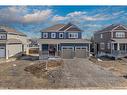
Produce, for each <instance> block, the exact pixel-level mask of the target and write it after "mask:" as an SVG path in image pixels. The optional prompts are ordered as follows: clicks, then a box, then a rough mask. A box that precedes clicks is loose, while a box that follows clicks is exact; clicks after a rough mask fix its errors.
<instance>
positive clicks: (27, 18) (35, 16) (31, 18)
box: [23, 9, 52, 23]
mask: <svg viewBox="0 0 127 95" xmlns="http://www.w3.org/2000/svg"><path fill="white" fill-rule="evenodd" d="M51 14H52V11H51V10H49V9H48V10H42V11H35V12H34V13H30V14H26V15H24V16H23V22H24V23H38V22H43V21H45V20H47V19H48V18H49V17H50V16H51Z"/></svg>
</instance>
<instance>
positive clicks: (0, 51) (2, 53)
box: [0, 46, 5, 58]
mask: <svg viewBox="0 0 127 95" xmlns="http://www.w3.org/2000/svg"><path fill="white" fill-rule="evenodd" d="M3 57H5V46H0V58H3Z"/></svg>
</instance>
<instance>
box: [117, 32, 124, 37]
mask: <svg viewBox="0 0 127 95" xmlns="http://www.w3.org/2000/svg"><path fill="white" fill-rule="evenodd" d="M116 37H118V38H125V32H116Z"/></svg>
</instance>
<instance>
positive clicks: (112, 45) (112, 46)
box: [111, 42, 114, 54]
mask: <svg viewBox="0 0 127 95" xmlns="http://www.w3.org/2000/svg"><path fill="white" fill-rule="evenodd" d="M113 50H114V44H113V43H112V42H111V54H112V51H113Z"/></svg>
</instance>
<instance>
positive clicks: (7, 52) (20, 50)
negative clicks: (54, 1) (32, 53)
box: [0, 26, 28, 59]
mask: <svg viewBox="0 0 127 95" xmlns="http://www.w3.org/2000/svg"><path fill="white" fill-rule="evenodd" d="M27 44H28V43H27V36H26V35H25V34H23V33H21V32H17V31H16V30H15V29H12V28H9V27H5V26H0V58H6V59H8V58H9V57H14V56H15V57H17V56H20V55H22V54H27V52H28V49H27Z"/></svg>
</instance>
